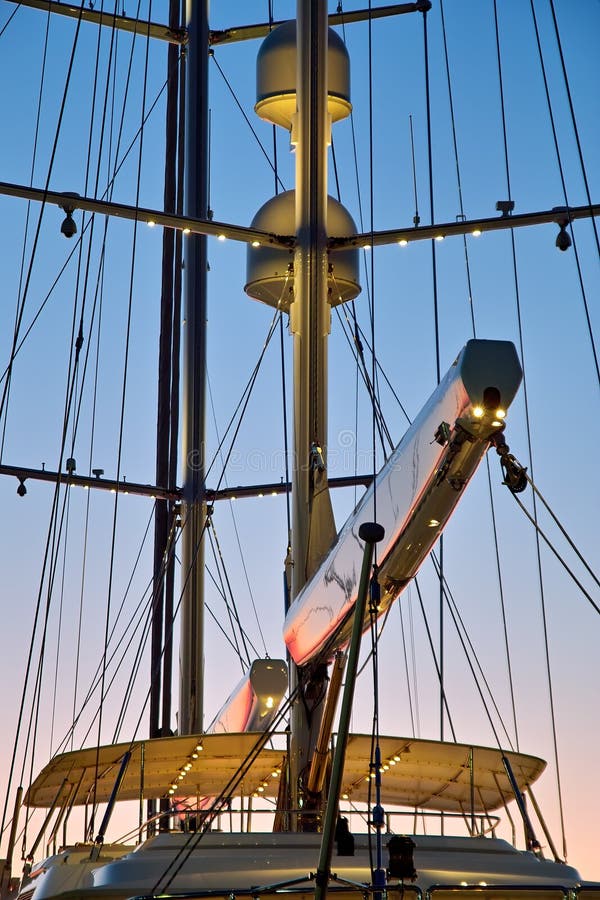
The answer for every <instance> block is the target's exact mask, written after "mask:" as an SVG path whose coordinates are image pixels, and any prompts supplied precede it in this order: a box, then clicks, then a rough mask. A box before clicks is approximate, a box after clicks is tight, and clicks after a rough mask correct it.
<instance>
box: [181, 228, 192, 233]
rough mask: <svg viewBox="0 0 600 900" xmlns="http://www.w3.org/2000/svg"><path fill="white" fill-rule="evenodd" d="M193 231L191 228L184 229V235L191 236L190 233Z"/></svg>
mask: <svg viewBox="0 0 600 900" xmlns="http://www.w3.org/2000/svg"><path fill="white" fill-rule="evenodd" d="M191 230H192V229H191V228H184V229H183V233H184V234H189V233H190V232H191Z"/></svg>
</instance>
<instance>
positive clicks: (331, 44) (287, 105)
mask: <svg viewBox="0 0 600 900" xmlns="http://www.w3.org/2000/svg"><path fill="white" fill-rule="evenodd" d="M327 45H328V56H327V111H328V112H329V114H330V116H331V119H332V121H333V122H337V121H339V120H340V119H344V118H346V116H349V115H350V112H351V111H352V104H351V103H350V60H349V57H348V51H347V50H346V46H345V44H344V42H343V41H342V39H341V37H340V36H339V35H338V34H337V32H335V31H334V30H333V29H332V28H329V29H328V40H327ZM256 98H257V99H256V105H255V107H254V109H255V112H256V113H257V115H259V116H260V117H261V119H266V120H267V121H268V122H272V123H273V124H274V125H282V126H283V127H284V128H287V129H288V130H291V128H292V119H293V116H294V114H295V112H296V23H295V22H294V21H290V22H284V23H283V24H282V25H278V26H277V28H274V29H273V31H272V32H271V33H270V34H269V35H268V36H267V37H266V38H265V40H264V41H263V43H262V45H261V48H260V50H259V51H258V57H257V60H256Z"/></svg>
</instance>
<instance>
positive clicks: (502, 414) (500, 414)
mask: <svg viewBox="0 0 600 900" xmlns="http://www.w3.org/2000/svg"><path fill="white" fill-rule="evenodd" d="M496 418H497V419H505V418H506V410H505V409H497V410H496Z"/></svg>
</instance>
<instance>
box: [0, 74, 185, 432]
mask: <svg viewBox="0 0 600 900" xmlns="http://www.w3.org/2000/svg"><path fill="white" fill-rule="evenodd" d="M129 77H130V73H128V76H127V81H126V90H128V87H129ZM167 83H168V78H167V79H166V80H165V82H164V83H163V85H162V87H161V88H160V90H159V91H158V93H157V95H156V97H155V99H154V101H153V103H152V104H151V105H150V106H149V107H148V112H147V113H146V116H145V119H144V122H143V123H142V125H141V126H140V128H138V130H137V131H136V133H135V134H134V136H133V138H132V139H131V141H130V142H129V145H128V147H127V150H126V151H125V153H124V154H123V157H122V158H121V160H120V161H119V163H118V165H116V167H115V170H114V173H113V176H112V179H111V180H110V182H109V184H108V185H107V187H106V188H105V190H104V192H103V194H102V196H101V197H100V198H99V199H100V200H104V199H106V198H107V197H109V198H110V197H111V196H112V191H113V189H114V184H115V180H116V177H117V175H118V173H119V172H120V170H121V168H122V167H123V166H124V164H125V162H126V161H127V159H128V158H129V154H130V153H131V151H132V150H133V148H134V147H135V146H136V143H137V140H138V138H139V137H140V133H141V129H142V128H143V127H144V125H145V124H146V122H147V121H148V119H149V118H150V115H151V114H152V112H153V111H154V109H155V107H156V106H157V104H158V101H159V100H160V98H161V96H162V95H163V93H164V91H165V88H166V86H167ZM121 118H122V121H123V116H122V117H121ZM121 128H122V126H121ZM120 140H121V134H119V138H118V145H119V144H120ZM90 223H91V217H90V218H89V219H88V221H87V222H86V223H85V225H84V226H83V227H82V233H81V235H80V236H79V238H78V239H77V243H76V244H75V245H74V246H73V248H72V250H71V252H70V253H69V255H68V257H67V259H66V261H65V262H64V263H63V265H62V267H61V268H60V270H59V273H58V275H57V276H56V278H55V279H54V282H53V283H52V286H51V287H50V290H49V291H48V293H47V294H46V296H45V297H44V299H43V301H42V302H41V304H40V305H39V307H38V309H37V311H36V313H35V315H34V317H33V319H32V320H31V322H30V324H29V325H28V327H27V329H26V330H25V333H24V334H23V336H22V337H21V338H20V340H19V341H18V342H17V344H16V346H15V347H14V352H12V353H11V356H10V360H9V363H8V365H7V366H6V367H5V369H4V371H3V372H2V374H1V375H0V384H2V383H3V382H5V381H6V380H7V378H10V373H11V371H12V365H13V363H14V360H15V359H16V357H17V356H18V354H19V351H20V350H21V348H22V346H23V344H24V342H25V340H26V339H27V337H28V336H29V334H30V333H31V330H32V329H33V327H34V325H35V323H36V322H37V320H38V318H39V317H40V315H41V313H42V311H43V309H44V307H45V306H46V304H47V302H48V300H49V299H50V297H51V295H52V293H53V292H54V289H55V287H56V286H57V284H58V282H59V280H60V278H61V276H62V275H63V273H64V271H65V269H66V268H67V266H68V264H69V262H70V261H71V259H72V257H73V255H74V254H75V253H76V252H77V249H78V245H79V242H80V241H81V240H82V239H83V234H84V232H85V230H87V228H88V227H89V225H90ZM34 252H35V248H34ZM31 265H32V263H30V267H31ZM1 416H2V404H1V403H0V417H1Z"/></svg>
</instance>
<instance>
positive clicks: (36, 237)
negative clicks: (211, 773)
mask: <svg viewBox="0 0 600 900" xmlns="http://www.w3.org/2000/svg"><path fill="white" fill-rule="evenodd" d="M83 6H84V2H83V0H82V3H81V7H80V12H79V16H78V18H77V24H76V27H75V34H74V37H73V43H72V46H71V54H70V57H69V64H68V67H67V76H66V79H65V87H64V90H63V95H62V99H61V104H60V109H59V114H58V121H57V125H56V130H55V133H54V141H53V144H52V150H51V152H50V162H49V164H48V170H47V174H46V181H45V187H44V190H45V191H47V190H48V188H49V186H50V177H51V175H52V169H53V167H54V160H55V158H56V152H57V149H58V140H59V136H60V134H61V127H62V122H63V116H64V112H65V107H66V103H67V96H68V92H69V87H70V84H71V76H72V73H73V66H74V63H75V51H76V49H77V46H78V39H79V31H80V27H81V21H82V12H83ZM45 208H46V202H45V200H44V201H42V204H41V208H40V212H39V215H38V220H37V225H36V228H35V234H34V238H33V246H32V249H31V256H30V260H29V265H28V267H27V276H26V278H25V286H24V288H23V294H22V298H21V302H20V306H19V312H18V316H17V321H16V323H15V327H14V330H13V339H12V346H11V350H10V357H9V363H8V366H7V369H6V372H7V374H8V381H5V383H4V388H3V391H2V397H1V398H0V417H1V416H2V414H3V411H4V406H5V403H6V397H7V387H8V383H9V382H10V378H11V376H12V369H13V365H14V359H15V355H16V354H15V349H16V346H17V343H18V340H19V331H20V328H21V323H22V320H23V315H24V312H25V304H26V301H27V296H28V293H29V286H30V284H31V278H32V274H33V262H34V259H35V254H36V250H37V246H38V242H39V237H40V232H41V227H42V219H43V216H44V211H45Z"/></svg>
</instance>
